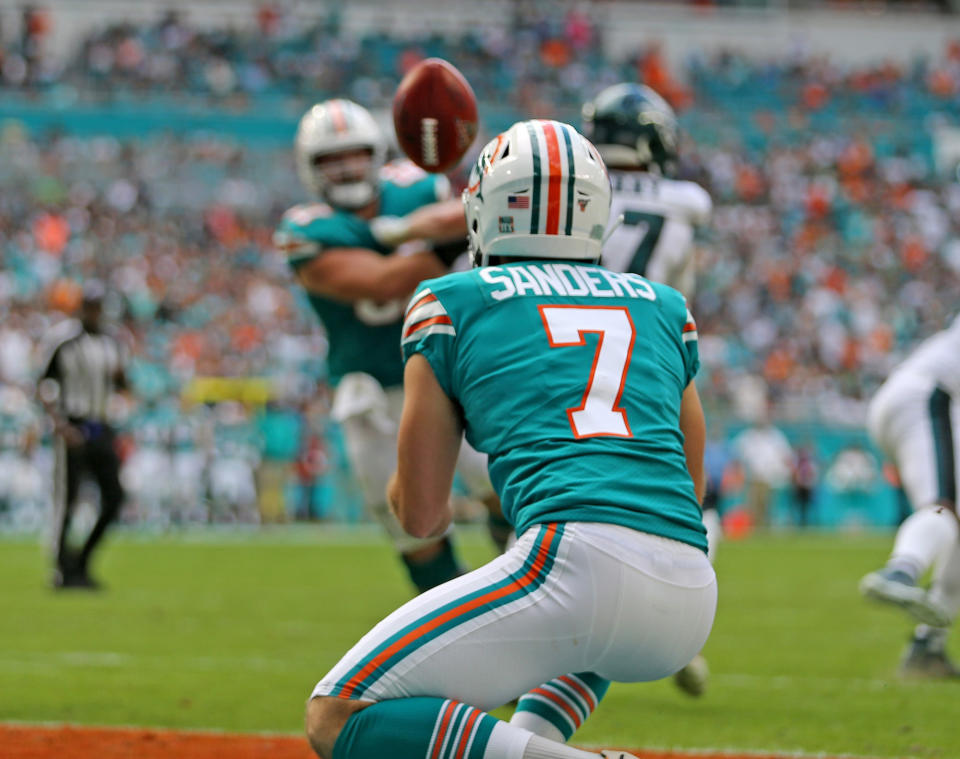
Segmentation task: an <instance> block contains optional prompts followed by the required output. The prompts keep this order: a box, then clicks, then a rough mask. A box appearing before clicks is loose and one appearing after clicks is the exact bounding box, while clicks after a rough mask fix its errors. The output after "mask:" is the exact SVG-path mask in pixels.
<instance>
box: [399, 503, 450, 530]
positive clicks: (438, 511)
mask: <svg viewBox="0 0 960 759" xmlns="http://www.w3.org/2000/svg"><path fill="white" fill-rule="evenodd" d="M393 508H394V513H395V514H396V515H397V521H399V522H400V526H401V527H402V528H403V531H404V532H406V533H407V534H408V535H411V536H412V537H415V538H432V537H436V536H437V535H442V534H443V532H444V530H446V528H447V525H449V523H450V506H449V504H448V503H447V501H446V499H443V500H435V499H427V498H424V497H422V496H421V497H418V498H414V499H410V498H405V497H404V496H403V495H402V494H398V497H397V500H396V501H395V502H394V506H393Z"/></svg>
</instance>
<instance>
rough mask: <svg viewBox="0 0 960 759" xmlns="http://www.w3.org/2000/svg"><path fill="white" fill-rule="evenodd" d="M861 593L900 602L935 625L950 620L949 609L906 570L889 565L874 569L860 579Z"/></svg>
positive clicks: (887, 600)
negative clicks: (888, 566) (888, 567)
mask: <svg viewBox="0 0 960 759" xmlns="http://www.w3.org/2000/svg"><path fill="white" fill-rule="evenodd" d="M860 593H861V595H863V596H864V597H865V598H869V599H871V600H873V601H879V602H880V603H885V604H890V605H892V606H899V607H900V608H901V609H903V610H904V611H906V612H907V613H908V614H910V615H911V616H912V617H913V618H914V619H915V620H917V621H918V622H922V623H923V624H926V625H930V626H931V627H946V626H947V625H949V624H950V614H949V612H948V611H947V610H946V609H944V608H943V607H942V606H941V605H940V604H938V603H937V602H936V601H934V600H932V599H931V598H930V594H929V593H928V592H927V591H926V590H925V589H924V588H921V587H919V586H918V585H917V584H916V583H914V581H913V578H911V577H910V576H909V575H908V574H906V573H905V572H900V571H898V570H896V569H887V568H884V569H878V570H877V571H875V572H871V573H870V574H868V575H866V576H865V577H864V578H863V579H862V580H860Z"/></svg>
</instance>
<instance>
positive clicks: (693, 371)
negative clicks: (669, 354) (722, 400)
mask: <svg viewBox="0 0 960 759" xmlns="http://www.w3.org/2000/svg"><path fill="white" fill-rule="evenodd" d="M684 310H685V311H686V319H685V320H684V323H683V329H682V331H681V339H682V340H683V348H684V350H683V360H684V368H685V369H686V382H684V387H686V386H687V385H689V384H690V381H691V380H692V379H693V378H694V377H695V376H696V375H697V372H698V371H699V370H700V347H699V341H698V337H697V322H696V321H695V320H694V318H693V314H691V313H690V309H689V308H684Z"/></svg>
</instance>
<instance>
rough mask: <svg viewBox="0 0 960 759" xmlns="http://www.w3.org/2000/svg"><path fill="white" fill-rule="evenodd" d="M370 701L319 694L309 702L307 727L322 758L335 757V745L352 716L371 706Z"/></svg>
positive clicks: (308, 733) (309, 736)
mask: <svg viewBox="0 0 960 759" xmlns="http://www.w3.org/2000/svg"><path fill="white" fill-rule="evenodd" d="M370 703H371V702H368V701H350V700H348V699H344V698H336V697H335V696H318V697H317V698H312V699H310V701H308V702H307V714H306V719H305V727H306V731H307V740H308V741H310V747H311V748H312V749H313V750H314V751H315V752H316V754H317V756H319V757H321V759H333V746H334V744H335V743H336V742H337V738H338V737H339V736H340V731H341V730H343V726H344V725H345V724H346V723H347V720H348V719H350V716H351V715H352V714H353V713H354V712H357V711H360V710H361V709H363V708H365V707H367V706H370Z"/></svg>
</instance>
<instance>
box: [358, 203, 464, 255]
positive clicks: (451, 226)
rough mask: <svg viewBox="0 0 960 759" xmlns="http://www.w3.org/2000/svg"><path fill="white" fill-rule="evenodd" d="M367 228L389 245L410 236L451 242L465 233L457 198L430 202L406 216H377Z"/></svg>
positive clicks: (392, 245) (398, 243)
mask: <svg viewBox="0 0 960 759" xmlns="http://www.w3.org/2000/svg"><path fill="white" fill-rule="evenodd" d="M371 230H372V231H373V233H374V236H375V237H376V238H377V239H379V240H380V241H381V242H382V243H384V244H385V245H387V246H388V247H391V248H393V247H396V246H397V245H400V244H402V243H405V242H409V241H410V240H433V241H434V242H441V243H442V242H454V241H456V240H462V239H464V238H465V237H466V236H467V219H466V216H465V214H464V211H463V203H462V202H461V201H460V199H459V198H458V199H456V200H445V201H441V202H439V203H431V204H430V205H428V206H423V207H422V208H418V209H417V210H416V211H412V212H411V213H409V214H407V215H406V216H401V217H380V218H379V219H375V220H374V221H373V222H371Z"/></svg>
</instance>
